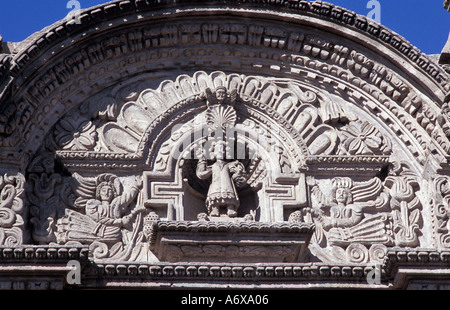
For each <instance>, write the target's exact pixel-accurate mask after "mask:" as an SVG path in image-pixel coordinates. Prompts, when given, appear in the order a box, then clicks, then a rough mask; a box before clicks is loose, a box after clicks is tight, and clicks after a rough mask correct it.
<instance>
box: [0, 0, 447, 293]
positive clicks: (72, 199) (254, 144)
mask: <svg viewBox="0 0 450 310" xmlns="http://www.w3.org/2000/svg"><path fill="white" fill-rule="evenodd" d="M174 6H176V8H177V9H176V10H173V8H174ZM80 19H81V24H77V23H75V22H74V20H63V21H60V22H58V23H56V24H54V25H52V26H51V27H49V28H47V29H46V30H45V31H43V32H41V33H38V34H37V35H35V36H34V37H33V40H29V41H27V42H26V43H23V45H22V46H21V48H20V49H19V50H20V51H19V52H18V53H17V54H1V55H0V120H1V121H0V135H1V139H0V169H1V170H0V171H2V172H1V173H0V245H1V246H2V248H1V249H0V250H1V251H0V263H1V264H4V265H5V266H9V265H10V264H15V266H18V267H17V268H19V269H20V268H22V267H21V266H24V267H23V268H25V267H26V266H28V265H29V264H31V265H33V266H35V268H38V267H37V266H40V267H42V270H44V269H45V268H44V267H45V266H47V265H48V266H50V265H51V266H53V267H54V268H55V270H54V271H52V272H53V273H52V272H50V271H49V274H45V273H42V274H40V275H39V277H34V276H32V275H30V278H29V279H28V278H27V279H25V280H24V279H22V278H21V279H20V281H19V280H18V282H17V283H19V282H20V283H22V284H17V285H18V288H25V287H30V288H36V286H33V284H32V283H34V282H33V281H42V283H43V285H42V286H41V288H47V289H61V288H72V286H73V285H76V287H77V288H88V289H90V288H106V287H114V288H119V287H132V288H137V287H141V288H142V287H147V288H158V287H162V286H163V285H167V283H170V284H171V285H172V286H174V287H178V288H189V287H194V286H195V287H197V288H198V287H216V288H226V287H230V286H231V287H236V288H251V287H252V285H254V284H255V283H259V285H260V287H261V288H285V287H289V288H308V287H318V288H331V287H335V288H343V287H346V288H348V287H354V288H379V289H395V288H400V289H404V288H408V287H409V288H419V287H422V286H423V285H425V286H426V285H431V284H432V285H436V286H439V287H442V288H444V287H447V286H448V285H449V284H450V276H449V275H448V268H447V263H448V258H449V257H450V256H449V255H448V253H447V252H449V251H450V222H449V214H450V165H449V159H450V155H449V152H450V140H449V139H450V114H449V113H450V112H449V104H450V76H449V74H448V73H447V72H446V71H445V68H444V66H440V65H439V64H437V63H435V62H433V61H432V60H431V59H430V58H428V56H426V55H424V54H422V53H421V52H420V51H419V50H418V49H417V48H415V47H414V46H412V45H411V44H410V43H408V41H406V40H405V39H403V38H401V37H400V36H398V35H397V34H395V33H393V32H391V31H390V30H388V29H386V28H385V27H383V26H381V25H379V24H376V23H375V22H373V21H372V20H369V19H367V18H366V17H363V16H359V15H357V14H355V13H353V12H351V11H348V10H345V9H343V8H340V7H337V6H334V5H332V4H328V3H325V2H321V1H314V2H307V1H303V0H301V1H268V2H267V1H252V2H248V3H241V2H239V1H234V0H226V1H221V2H206V1H183V2H179V3H178V2H177V3H175V2H172V1H158V2H155V1H141V0H129V1H114V2H111V3H108V4H105V5H100V6H97V7H94V8H91V9H87V10H84V11H83V13H82V15H81V17H80ZM19 46H20V45H19ZM68 260H71V261H73V260H78V261H79V262H81V265H80V266H81V268H82V269H81V283H77V284H73V283H66V282H64V281H62V282H61V280H60V278H61V275H64V274H65V273H64V272H63V271H61V270H66V271H65V272H67V269H61V268H60V269H58V268H57V267H55V266H60V267H61V266H62V267H66V268H68V267H67V265H66V264H67V263H68ZM17 262H19V265H17ZM430 262H431V263H430ZM417 267H420V268H422V270H423V272H422V273H421V274H420V275H416V274H414V273H413V272H412V271H411V270H413V269H414V268H417ZM374 268H375V269H374ZM376 268H379V277H378V280H377V281H375V282H374V281H371V279H370V274H371V273H372V272H373V271H374V270H378V269H376ZM68 270H71V269H68ZM437 275H439V276H437ZM13 278H14V276H12V275H11V274H10V273H1V272H0V282H1V281H3V282H1V283H2V287H5V288H9V289H11V288H15V287H14V285H16V284H14V283H16V282H15V280H14V279H13ZM55 279H59V280H55ZM21 281H22V282H21ZM30 283H31V284H30ZM430 283H431V284H430ZM3 284H4V285H3Z"/></svg>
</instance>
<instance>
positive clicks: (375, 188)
mask: <svg viewBox="0 0 450 310" xmlns="http://www.w3.org/2000/svg"><path fill="white" fill-rule="evenodd" d="M382 191H383V183H382V182H381V180H380V179H379V178H373V179H371V180H369V181H366V182H358V183H356V182H355V183H354V185H353V188H352V194H353V201H354V202H368V201H373V200H376V199H377V198H378V197H379V196H380V194H381V192H382Z"/></svg>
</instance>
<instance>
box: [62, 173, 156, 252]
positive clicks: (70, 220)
mask: <svg viewBox="0 0 450 310" xmlns="http://www.w3.org/2000/svg"><path fill="white" fill-rule="evenodd" d="M74 178H75V179H76V180H77V182H78V185H77V186H76V189H75V192H76V194H77V196H79V197H78V198H77V199H76V200H75V202H74V207H75V208H76V209H77V210H73V209H67V210H66V212H65V216H64V217H62V218H60V219H59V220H58V223H57V232H56V241H57V243H59V244H67V243H73V242H78V243H81V244H88V245H90V246H91V247H93V255H94V257H95V258H105V257H108V256H112V257H114V256H118V257H123V256H124V255H125V256H126V254H127V253H128V252H130V251H131V248H130V247H131V246H132V245H134V242H136V238H141V239H142V233H141V236H137V233H136V229H137V227H139V225H140V220H141V217H142V214H143V213H145V212H146V211H147V210H146V209H145V208H144V206H143V205H142V204H141V203H139V201H138V202H137V203H136V201H135V200H136V198H137V196H138V194H139V192H140V188H141V187H142V179H141V178H138V179H137V180H136V181H134V182H133V184H132V185H130V186H129V188H127V190H124V189H123V185H122V183H121V181H120V179H119V178H117V176H115V175H113V174H102V175H99V176H98V177H96V178H93V179H92V178H83V177H81V176H80V175H77V174H75V175H74ZM133 203H134V205H133V206H132V204H133ZM136 223H137V224H136ZM133 224H135V225H134V227H133ZM99 249H101V250H99Z"/></svg>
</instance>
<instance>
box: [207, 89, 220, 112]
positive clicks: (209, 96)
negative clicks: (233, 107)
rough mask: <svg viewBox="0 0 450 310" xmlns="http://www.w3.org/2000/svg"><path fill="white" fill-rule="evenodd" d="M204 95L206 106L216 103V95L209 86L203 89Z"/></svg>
mask: <svg viewBox="0 0 450 310" xmlns="http://www.w3.org/2000/svg"><path fill="white" fill-rule="evenodd" d="M205 96H206V104H207V106H208V108H209V107H210V106H212V105H215V104H217V98H216V95H215V94H214V93H213V91H212V90H211V89H210V88H207V89H205Z"/></svg>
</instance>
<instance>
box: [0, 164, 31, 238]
mask: <svg viewBox="0 0 450 310" xmlns="http://www.w3.org/2000/svg"><path fill="white" fill-rule="evenodd" d="M24 186H25V177H24V176H23V175H21V174H20V173H16V174H14V173H11V172H7V173H2V174H1V175H0V245H6V246H16V245H21V244H22V243H23V241H24V235H23V228H24V225H25V222H24V219H23V217H22V213H23V211H24V202H23V198H24V193H25V189H24Z"/></svg>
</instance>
